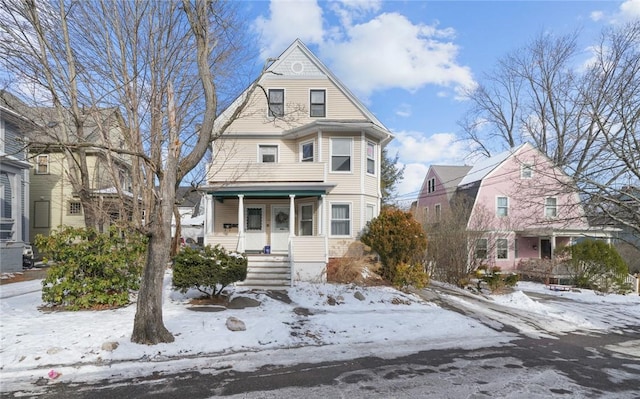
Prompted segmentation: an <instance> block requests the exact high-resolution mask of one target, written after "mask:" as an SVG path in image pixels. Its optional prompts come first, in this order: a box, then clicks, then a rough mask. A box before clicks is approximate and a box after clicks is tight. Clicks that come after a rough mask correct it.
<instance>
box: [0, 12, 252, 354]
mask: <svg viewBox="0 0 640 399" xmlns="http://www.w3.org/2000/svg"><path fill="white" fill-rule="evenodd" d="M2 1H3V2H4V5H6V6H7V8H8V9H11V10H17V11H16V16H15V18H13V22H14V23H15V24H18V23H19V24H20V26H19V27H18V28H17V30H16V28H15V27H13V28H9V29H8V30H10V29H13V31H17V32H22V33H23V34H24V36H25V38H24V40H25V41H26V42H28V44H30V43H32V42H34V39H33V37H32V36H33V34H32V33H31V32H32V31H33V32H37V31H38V29H41V30H43V31H44V30H46V32H47V34H43V35H41V36H42V39H41V40H40V41H36V42H37V43H40V45H41V46H42V47H43V48H44V49H45V50H46V51H45V50H41V51H39V52H36V51H30V53H33V54H36V55H37V56H34V57H32V59H30V60H29V61H30V62H31V66H32V68H30V69H28V70H26V72H25V73H26V75H27V77H29V78H31V77H32V76H33V78H34V79H33V80H32V81H33V83H35V84H36V85H38V86H39V87H42V84H41V82H40V79H38V78H39V77H40V76H47V73H49V71H51V70H53V69H55V68H53V67H52V66H51V62H52V61H51V59H52V57H53V59H54V60H57V58H56V57H60V56H61V54H63V55H65V57H66V58H64V60H65V61H64V62H61V64H62V65H63V67H64V68H63V69H62V71H63V72H61V73H62V74H64V75H69V76H65V77H66V78H67V81H69V82H71V81H73V82H74V84H76V86H75V87H71V88H70V87H69V86H68V85H56V84H49V85H48V86H44V87H46V88H48V89H49V92H50V94H51V97H52V98H54V99H55V98H65V101H59V102H60V105H59V106H58V107H57V108H58V109H60V110H61V111H63V112H67V113H68V114H70V115H75V113H73V109H74V104H78V105H77V106H78V108H80V105H83V106H85V108H88V107H94V108H100V107H115V108H116V109H118V110H119V115H120V117H121V121H120V122H121V124H122V128H123V131H124V135H123V139H124V142H123V143H121V145H112V144H111V143H106V144H103V143H83V144H82V145H75V144H74V143H73V142H72V141H71V140H68V139H67V138H65V137H62V138H60V140H59V141H58V145H61V146H64V147H65V148H66V149H68V156H70V157H76V156H77V155H76V152H77V151H78V150H79V149H82V148H91V149H94V148H101V149H103V150H105V151H107V152H109V153H111V154H114V155H117V156H127V157H129V160H130V164H131V166H132V180H133V184H132V190H131V193H128V196H129V198H131V199H133V201H131V205H132V207H133V209H132V214H133V217H132V221H133V223H134V226H133V227H135V228H137V229H138V230H139V231H141V232H143V233H144V234H146V235H147V237H148V251H147V260H146V266H145V268H144V271H143V277H142V283H141V288H140V291H139V293H138V301H137V311H136V315H135V320H134V327H133V333H132V337H131V339H132V341H134V342H137V343H144V344H156V343H160V342H171V341H173V339H174V338H173V335H172V334H171V333H170V332H169V331H168V330H167V328H166V327H165V326H164V322H163V317H162V291H163V290H162V285H163V277H164V272H165V269H166V265H167V264H168V262H169V250H170V243H171V233H170V232H171V219H172V215H173V210H174V207H175V204H176V191H177V188H178V187H179V185H180V182H181V181H182V179H183V178H184V177H185V176H186V175H187V174H188V173H189V172H190V171H191V170H192V169H194V167H196V165H197V164H198V163H199V162H200V161H201V160H202V158H203V156H204V155H205V153H206V152H207V151H208V150H209V148H210V145H211V143H212V141H214V140H215V139H216V138H218V137H219V136H220V135H221V134H223V133H224V131H225V130H226V129H227V127H228V126H229V125H230V124H231V123H232V122H233V120H235V119H237V118H238V117H239V115H240V114H241V112H242V111H243V109H244V108H245V105H246V104H247V103H248V101H249V100H250V99H251V98H252V96H251V94H252V93H253V91H254V90H255V88H256V87H257V83H254V84H252V85H251V86H250V88H249V90H248V93H247V95H245V96H243V97H241V98H239V99H238V100H237V101H238V102H237V104H238V106H237V107H236V108H235V111H234V112H233V113H232V114H231V115H229V116H228V118H226V119H225V122H224V123H221V124H216V125H215V126H214V121H215V120H216V118H217V116H218V113H219V111H220V110H221V109H224V107H225V106H226V105H228V103H229V102H230V101H231V100H232V99H233V98H234V96H231V95H227V94H231V93H233V92H234V91H233V87H232V86H235V93H236V96H237V92H238V90H237V89H238V86H237V85H236V83H238V81H239V75H241V74H242V73H243V72H244V71H246V67H245V65H249V63H248V62H247V59H248V55H247V53H245V48H246V47H244V45H242V44H241V43H247V42H248V41H247V40H243V38H242V34H243V33H244V32H246V30H245V29H243V23H242V22H241V20H240V19H239V18H238V17H237V16H236V15H235V12H234V11H235V6H236V5H235V4H233V3H229V2H211V1H199V0H196V1H189V0H184V1H166V2H155V1H138V2H133V1H125V0H121V1H110V0H97V1H93V2H65V1H64V0H60V1H59V2H58V3H57V5H55V6H54V5H52V4H49V3H43V4H36V3H35V2H33V1H32V0H24V1H23V2H20V1H17V0H2ZM51 9H57V12H56V13H55V14H54V13H49V10H51ZM47 13H49V14H47ZM25 14H26V15H27V17H28V18H25ZM44 14H47V19H45V21H46V22H47V23H46V24H44V23H43V22H42V18H41V16H42V15H44ZM38 18H40V19H38ZM45 26H46V29H45ZM59 26H65V27H66V28H64V29H65V32H68V34H63V35H62V37H63V39H62V41H61V43H62V47H60V46H59V44H58V42H56V41H54V39H53V37H54V36H55V35H56V34H58V33H59V32H57V31H56V29H57V27H59ZM3 33H4V32H3ZM58 47H60V48H58ZM50 49H53V50H55V51H53V50H50ZM61 49H64V51H61ZM50 52H54V53H55V54H53V55H51V54H50ZM71 61H73V63H74V71H75V72H74V73H73V74H71V73H70V72H68V71H70V67H69V66H68V65H67V64H69V63H71ZM55 78H56V75H54V78H52V79H51V80H55ZM254 82H257V80H256V81H254ZM245 83H246V82H245ZM246 86H247V85H246V84H245V85H243V86H242V87H246ZM70 93H71V94H70ZM67 97H69V98H71V101H69V100H68V99H67ZM54 104H55V102H54ZM69 109H71V110H72V111H71V112H70V111H69ZM214 129H215V130H214ZM83 173H84V172H82V171H81V173H80V176H82V175H83ZM83 187H87V186H86V185H83ZM119 190H120V191H121V192H122V191H123V190H122V188H119ZM122 194H124V193H122Z"/></svg>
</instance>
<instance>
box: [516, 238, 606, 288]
mask: <svg viewBox="0 0 640 399" xmlns="http://www.w3.org/2000/svg"><path fill="white" fill-rule="evenodd" d="M613 233H614V231H613V230H612V229H603V228H591V227H588V228H585V229H530V230H523V231H516V232H515V234H516V236H515V237H516V238H515V252H516V256H515V258H516V259H515V260H516V265H515V266H516V267H515V269H516V271H517V272H518V273H520V274H521V275H523V277H529V278H533V279H541V280H544V281H545V282H547V283H550V282H551V283H556V284H559V283H562V282H566V281H568V280H570V278H571V276H570V273H569V270H568V268H567V265H566V264H565V263H564V259H563V258H562V257H559V256H558V255H557V253H556V250H557V249H558V248H562V247H567V246H571V245H574V244H576V243H578V242H580V241H582V240H588V239H596V240H604V241H606V242H607V243H609V244H611V240H612V238H613Z"/></svg>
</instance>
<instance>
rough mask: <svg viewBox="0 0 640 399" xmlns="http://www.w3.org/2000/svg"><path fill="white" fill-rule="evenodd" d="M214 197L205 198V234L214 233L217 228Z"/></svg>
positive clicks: (207, 196)
mask: <svg viewBox="0 0 640 399" xmlns="http://www.w3.org/2000/svg"><path fill="white" fill-rule="evenodd" d="M214 210H215V209H214V207H213V197H212V196H211V195H209V194H207V195H205V197H204V234H205V235H206V234H210V233H213V232H214V231H213V229H214V227H213V226H215V220H214Z"/></svg>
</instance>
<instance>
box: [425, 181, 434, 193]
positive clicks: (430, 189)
mask: <svg viewBox="0 0 640 399" xmlns="http://www.w3.org/2000/svg"><path fill="white" fill-rule="evenodd" d="M434 191H436V178H435V177H432V178H431V179H429V180H427V193H432V192H434Z"/></svg>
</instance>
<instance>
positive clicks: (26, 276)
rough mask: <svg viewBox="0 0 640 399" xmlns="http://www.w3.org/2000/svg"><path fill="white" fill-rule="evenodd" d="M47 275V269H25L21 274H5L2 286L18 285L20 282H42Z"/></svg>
mask: <svg viewBox="0 0 640 399" xmlns="http://www.w3.org/2000/svg"><path fill="white" fill-rule="evenodd" d="M46 275H47V269H46V268H33V269H25V270H23V271H21V272H13V273H3V274H2V278H0V285H3V284H11V283H18V282H20V281H29V280H40V279H43V278H45V277H46Z"/></svg>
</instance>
